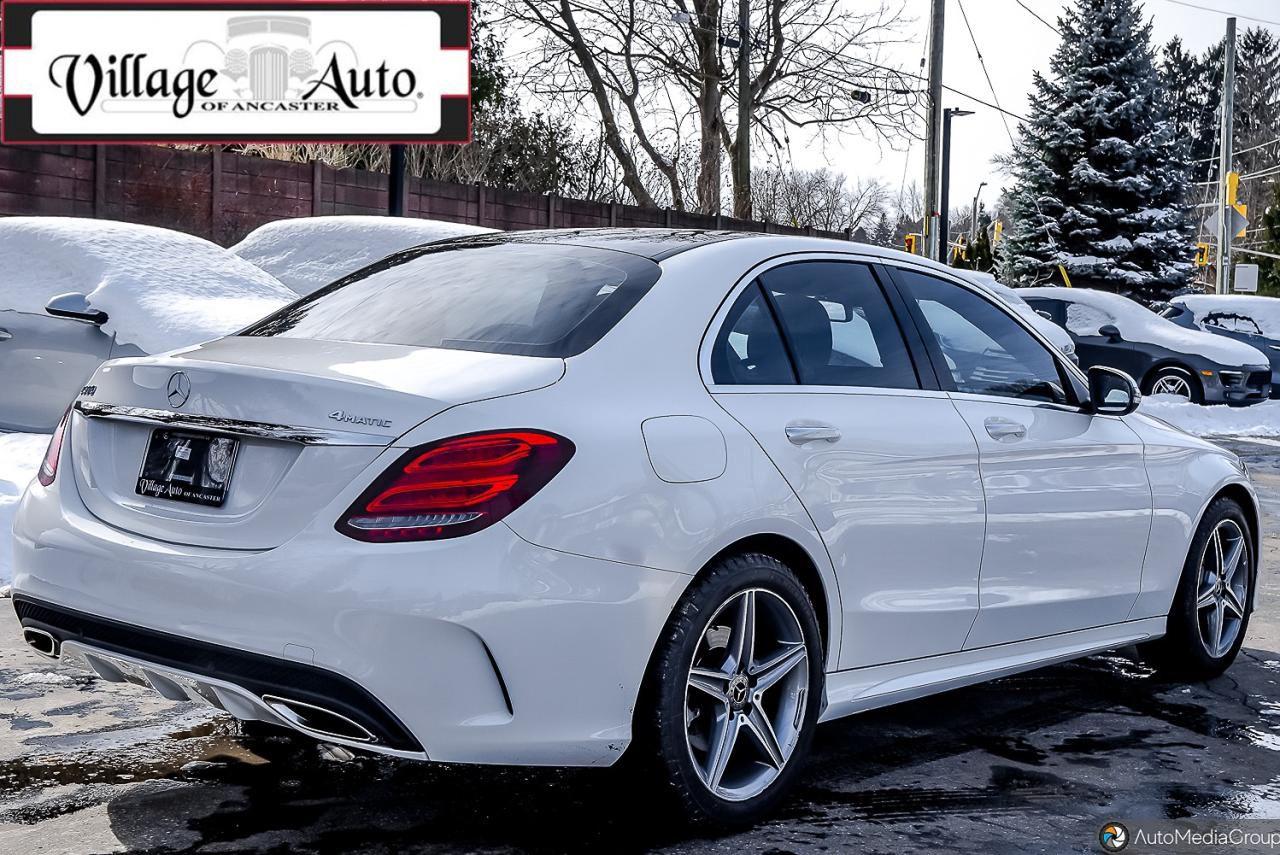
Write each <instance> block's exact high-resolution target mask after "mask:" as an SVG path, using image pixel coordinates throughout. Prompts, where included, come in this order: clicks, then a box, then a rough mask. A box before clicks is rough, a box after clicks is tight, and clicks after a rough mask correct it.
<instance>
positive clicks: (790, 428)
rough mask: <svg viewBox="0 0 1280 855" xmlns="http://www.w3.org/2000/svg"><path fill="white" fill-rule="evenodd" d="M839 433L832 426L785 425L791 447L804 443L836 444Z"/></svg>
mask: <svg viewBox="0 0 1280 855" xmlns="http://www.w3.org/2000/svg"><path fill="white" fill-rule="evenodd" d="M839 439H840V431H839V430H838V429H836V428H835V427H834V426H833V425H787V440H788V441H789V442H790V443H791V444H792V445H804V444H805V443H806V442H836V441H837V440H839Z"/></svg>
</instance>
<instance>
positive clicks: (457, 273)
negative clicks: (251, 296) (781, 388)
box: [240, 239, 661, 357]
mask: <svg viewBox="0 0 1280 855" xmlns="http://www.w3.org/2000/svg"><path fill="white" fill-rule="evenodd" d="M660 273H661V268H659V267H658V265H657V264H655V263H654V262H652V261H650V260H649V259H646V258H641V257H640V256H636V255H631V254H629V253H625V252H615V251H612V250H604V249H595V248H591V247H581V246H563V245H555V244H544V243H539V244H521V243H507V242H504V241H502V240H501V239H496V240H491V241H486V240H484V239H472V240H468V241H465V242H457V243H449V244H443V245H439V246H429V247H421V248H417V249H411V250H406V251H405V252H401V253H397V254H395V255H392V256H390V257H389V258H386V259H383V260H382V261H380V262H378V263H377V264H373V265H371V266H369V267H366V268H364V269H363V270H358V271H356V272H355V273H352V274H351V275H349V276H346V277H344V278H342V279H339V280H338V281H337V282H334V283H333V284H332V285H328V286H326V287H325V288H322V289H320V290H319V291H316V292H315V293H314V294H311V295H310V296H308V297H305V298H303V299H302V300H299V301H298V302H296V303H292V304H290V305H288V306H286V307H284V308H283V309H281V310H280V311H278V312H276V313H275V314H274V315H271V316H269V317H267V318H266V319H264V320H261V321H259V322H258V323H256V324H254V325H253V326H251V327H249V328H248V329H246V330H244V331H243V332H241V333H240V335H245V336H284V337H286V338H307V339H324V340H329V341H356V342H368V343H373V344H405V345H411V346H415V347H443V348H450V349H453V350H480V351H485V352H487V353H512V354H518V355H523V356H554V357H568V356H574V355H575V354H578V353H581V352H582V351H584V350H586V349H587V348H589V347H591V345H593V344H595V343H596V342H597V341H599V340H600V338H601V337H602V336H603V335H604V334H605V333H607V332H608V331H609V330H610V329H612V328H613V326H614V325H615V324H616V323H617V322H618V321H619V320H620V319H621V318H622V317H623V316H624V315H625V314H626V313H627V312H628V311H630V310H631V307H632V306H634V305H635V304H636V303H637V302H639V300H640V298H641V297H643V296H644V295H645V294H646V293H647V292H648V290H649V288H651V287H652V286H653V283H654V282H656V281H657V280H658V276H659V275H660Z"/></svg>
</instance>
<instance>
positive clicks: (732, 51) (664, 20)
mask: <svg viewBox="0 0 1280 855" xmlns="http://www.w3.org/2000/svg"><path fill="white" fill-rule="evenodd" d="M499 5H500V6H501V8H502V9H503V11H504V13H505V15H504V21H505V22H507V23H508V24H510V25H511V26H513V27H515V28H516V29H518V30H520V31H522V34H523V35H524V36H525V37H527V38H531V39H532V40H533V44H534V45H535V46H534V47H533V48H532V49H530V50H529V51H527V52H526V53H525V54H524V55H523V56H522V58H521V60H520V62H519V65H520V67H521V68H522V72H523V82H524V83H525V85H526V86H527V87H528V88H529V91H531V92H532V93H534V94H535V95H536V96H538V97H540V98H542V99H545V100H548V101H551V102H556V103H558V104H559V105H560V106H562V107H569V108H571V109H572V108H577V109H583V108H586V109H587V110H589V111H590V112H592V113H594V114H595V115H596V117H597V118H598V119H599V121H600V123H601V126H602V129H603V137H604V142H605V144H606V146H607V147H608V149H609V151H610V154H611V155H612V156H613V158H614V159H615V160H616V161H617V163H618V166H619V169H620V171H621V174H622V176H623V183H624V185H625V186H626V188H627V190H628V191H629V192H630V193H631V194H632V196H633V198H634V199H635V200H636V202H637V203H638V204H641V205H654V204H656V201H655V200H656V198H658V196H669V198H670V199H671V202H672V205H673V206H674V207H676V208H678V209H681V210H683V209H685V208H686V206H687V203H686V198H688V197H689V196H692V197H694V198H695V199H696V207H697V210H699V211H701V212H703V213H719V212H720V210H721V204H722V195H723V193H722V187H721V185H722V176H723V174H724V172H725V169H724V164H723V157H724V155H726V154H727V155H728V158H729V161H730V164H731V165H734V166H736V159H737V158H738V157H739V152H738V151H737V145H736V134H735V133H734V128H733V126H732V125H731V124H730V122H729V121H728V120H727V119H726V116H736V114H737V109H736V108H737V101H738V86H737V80H736V76H735V74H734V73H733V69H734V68H735V67H736V63H737V61H738V52H739V51H740V50H747V51H748V52H749V54H748V55H749V57H750V69H751V74H750V92H749V94H748V97H749V98H750V112H751V116H752V128H751V130H752V140H753V148H757V149H758V148H760V147H761V146H763V147H764V148H765V150H771V151H773V152H775V153H778V154H785V153H786V150H787V148H788V146H789V144H790V142H791V138H790V137H791V134H792V133H794V132H797V131H803V132H804V133H805V134H806V138H805V142H806V143H808V142H809V140H810V139H811V138H812V139H817V140H818V141H820V142H823V143H825V142H826V141H827V139H828V137H829V135H831V134H845V133H857V134H862V135H864V136H869V137H876V138H879V139H882V140H885V141H888V142H890V143H895V142H898V141H900V140H902V139H904V138H906V137H907V136H910V135H912V134H913V130H912V129H913V127H914V126H915V124H916V120H915V116H914V113H913V108H914V107H915V106H916V103H917V101H918V100H919V98H918V96H917V94H916V89H915V87H914V85H913V83H914V81H913V80H911V79H910V78H911V75H909V74H905V73H900V72H898V71H895V70H893V69H890V68H887V67H885V66H883V65H881V64H879V63H878V62H877V57H878V55H879V50H880V49H881V48H882V47H884V46H886V45H888V44H891V43H893V42H896V41H899V40H900V36H899V32H898V28H899V23H900V14H901V12H900V9H899V8H897V7H896V6H890V5H888V0H881V2H880V3H878V4H876V5H875V6H874V7H873V8H872V9H871V10H870V11H864V10H858V11H854V10H853V8H852V7H853V6H854V4H853V3H852V2H851V0H751V10H750V12H751V14H750V20H751V24H752V33H751V37H750V38H749V39H748V40H747V42H746V43H745V44H743V43H742V41H741V38H740V34H739V33H738V27H737V23H736V15H737V4H736V3H733V2H726V0H500V4H499ZM690 129H696V130H693V131H692V134H693V135H695V136H696V140H695V141H693V142H692V143H690V136H691V133H690ZM691 148H692V149H696V152H697V157H696V161H697V162H696V168H695V169H693V170H690V169H689V168H688V166H687V164H686V163H685V159H686V158H687V157H688V156H689V155H688V152H689V150H690V149H691ZM645 163H647V164H648V166H649V167H651V171H652V172H653V173H655V174H656V175H657V176H659V177H660V179H661V182H662V183H664V184H665V187H664V188H663V189H664V191H665V192H661V193H659V191H657V189H656V187H655V185H654V182H653V181H652V180H646V178H645V176H644V173H645V171H646V170H645V166H644V164H645ZM690 173H692V174H693V176H694V177H693V181H692V183H690V182H689V180H688V175H689V174H690ZM734 174H735V175H736V174H737V173H736V170H735V171H734ZM736 189H737V188H735V190H736ZM734 213H735V215H736V216H740V217H749V216H750V215H751V199H749V198H746V196H745V194H743V193H735V200H734Z"/></svg>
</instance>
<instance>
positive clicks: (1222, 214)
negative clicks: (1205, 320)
mask: <svg viewBox="0 0 1280 855" xmlns="http://www.w3.org/2000/svg"><path fill="white" fill-rule="evenodd" d="M1222 65H1223V77H1222V138H1221V140H1219V142H1218V150H1219V152H1220V155H1219V160H1218V279H1217V288H1216V290H1217V292H1218V293H1219V294H1226V293H1228V292H1229V291H1230V290H1231V237H1232V234H1231V220H1232V217H1231V214H1232V213H1234V212H1233V211H1232V209H1231V207H1230V206H1229V205H1228V204H1227V197H1228V190H1227V182H1228V180H1229V176H1230V174H1231V170H1232V168H1233V167H1232V161H1233V160H1235V158H1234V157H1233V154H1234V152H1233V151H1232V150H1231V143H1232V136H1233V134H1234V131H1235V128H1234V119H1235V116H1234V114H1235V109H1236V103H1235V102H1236V19H1235V18H1227V43H1226V56H1225V57H1224V62H1223V64H1222Z"/></svg>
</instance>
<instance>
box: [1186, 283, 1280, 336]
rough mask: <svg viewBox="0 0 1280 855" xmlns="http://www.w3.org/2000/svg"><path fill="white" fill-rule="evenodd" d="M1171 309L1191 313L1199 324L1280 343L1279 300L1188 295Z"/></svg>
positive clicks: (1239, 296) (1227, 295)
mask: <svg viewBox="0 0 1280 855" xmlns="http://www.w3.org/2000/svg"><path fill="white" fill-rule="evenodd" d="M1169 302H1170V303H1171V304H1172V305H1175V306H1181V307H1182V308H1184V309H1186V310H1187V311H1189V312H1191V316H1192V317H1193V318H1195V321H1196V324H1197V325H1198V326H1201V327H1203V326H1204V325H1205V324H1206V323H1208V324H1212V325H1214V326H1218V327H1221V328H1223V329H1227V330H1233V331H1235V332H1242V333H1249V334H1251V335H1258V334H1259V331H1260V332H1261V334H1262V335H1264V336H1266V337H1267V338H1277V339H1280V299H1276V298H1275V297H1254V296H1250V295H1247V294H1189V295H1187V296H1185V297H1174V298H1173V299H1172V300H1170V301H1169Z"/></svg>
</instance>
